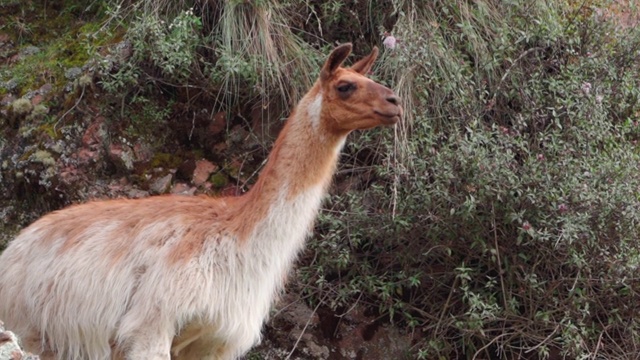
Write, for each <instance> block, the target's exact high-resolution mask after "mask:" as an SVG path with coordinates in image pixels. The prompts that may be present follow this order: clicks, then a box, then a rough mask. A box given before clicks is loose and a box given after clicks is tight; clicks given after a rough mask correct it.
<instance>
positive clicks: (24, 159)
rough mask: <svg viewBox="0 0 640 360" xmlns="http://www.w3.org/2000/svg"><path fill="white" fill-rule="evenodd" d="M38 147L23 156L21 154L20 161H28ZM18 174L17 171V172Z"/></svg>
mask: <svg viewBox="0 0 640 360" xmlns="http://www.w3.org/2000/svg"><path fill="white" fill-rule="evenodd" d="M36 150H37V149H29V150H27V151H26V152H25V153H24V154H22V156H20V159H19V161H26V160H27V159H28V158H29V157H30V156H31V155H33V153H35V152H36ZM16 174H17V173H16Z"/></svg>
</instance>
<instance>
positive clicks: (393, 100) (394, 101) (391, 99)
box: [387, 95, 400, 105]
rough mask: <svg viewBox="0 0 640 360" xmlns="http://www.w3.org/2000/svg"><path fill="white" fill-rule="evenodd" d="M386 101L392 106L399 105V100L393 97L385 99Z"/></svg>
mask: <svg viewBox="0 0 640 360" xmlns="http://www.w3.org/2000/svg"><path fill="white" fill-rule="evenodd" d="M387 101H388V102H390V103H392V104H393V105H398V104H399V103H400V98H399V97H397V96H395V95H393V96H389V97H387Z"/></svg>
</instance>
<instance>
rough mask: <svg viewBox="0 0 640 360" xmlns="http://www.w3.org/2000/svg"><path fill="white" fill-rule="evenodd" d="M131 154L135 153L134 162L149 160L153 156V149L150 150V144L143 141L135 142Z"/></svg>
mask: <svg viewBox="0 0 640 360" xmlns="http://www.w3.org/2000/svg"><path fill="white" fill-rule="evenodd" d="M133 154H134V155H135V161H136V162H143V163H146V162H149V161H151V158H153V150H151V146H150V145H149V144H147V143H144V142H140V141H138V142H136V143H135V144H134V145H133Z"/></svg>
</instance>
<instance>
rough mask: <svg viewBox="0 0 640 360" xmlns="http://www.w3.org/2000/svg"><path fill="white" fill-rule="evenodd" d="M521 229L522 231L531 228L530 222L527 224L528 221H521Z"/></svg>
mask: <svg viewBox="0 0 640 360" xmlns="http://www.w3.org/2000/svg"><path fill="white" fill-rule="evenodd" d="M522 230H524V231H529V230H531V224H529V222H528V221H525V222H524V223H522Z"/></svg>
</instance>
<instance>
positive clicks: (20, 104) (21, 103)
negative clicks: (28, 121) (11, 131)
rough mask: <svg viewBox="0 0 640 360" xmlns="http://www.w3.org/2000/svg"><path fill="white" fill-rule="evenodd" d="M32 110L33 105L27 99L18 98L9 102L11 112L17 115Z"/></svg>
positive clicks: (26, 113) (22, 115)
mask: <svg viewBox="0 0 640 360" xmlns="http://www.w3.org/2000/svg"><path fill="white" fill-rule="evenodd" d="M31 110H33V105H31V101H29V100H28V99H18V100H16V101H14V102H12V103H11V112H12V113H13V114H14V115H16V116H19V117H24V116H26V115H28V114H29V113H30V112H31Z"/></svg>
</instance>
